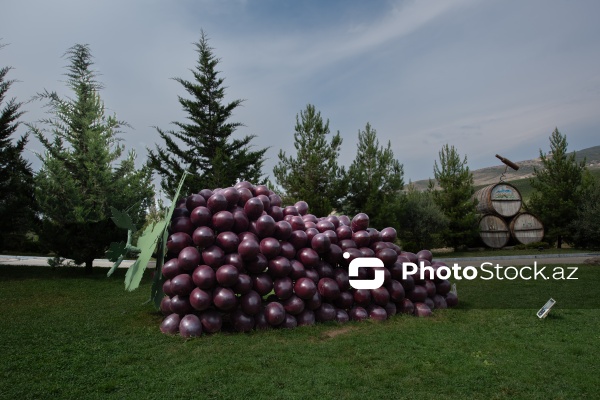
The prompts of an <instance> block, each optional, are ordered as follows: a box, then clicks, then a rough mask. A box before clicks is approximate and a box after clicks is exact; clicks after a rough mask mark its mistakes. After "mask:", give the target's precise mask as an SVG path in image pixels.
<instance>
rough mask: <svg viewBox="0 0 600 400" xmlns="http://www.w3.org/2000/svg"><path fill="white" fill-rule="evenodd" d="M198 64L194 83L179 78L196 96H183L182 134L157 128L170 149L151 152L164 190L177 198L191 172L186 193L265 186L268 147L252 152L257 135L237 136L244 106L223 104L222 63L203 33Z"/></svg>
mask: <svg viewBox="0 0 600 400" xmlns="http://www.w3.org/2000/svg"><path fill="white" fill-rule="evenodd" d="M195 46H196V52H197V53H198V63H197V65H196V68H195V69H194V70H192V74H193V76H194V81H193V82H192V81H188V80H184V79H182V78H175V81H177V82H179V83H180V84H181V85H182V86H183V87H184V88H185V91H186V92H187V93H188V94H189V95H190V96H191V98H183V97H181V96H179V103H180V104H181V106H182V107H183V110H184V111H185V112H186V113H187V114H188V121H187V122H174V124H175V125H176V126H177V127H178V128H179V130H178V131H175V130H169V131H163V130H161V129H159V128H156V129H157V131H158V134H159V135H160V137H161V138H162V139H163V140H164V141H165V147H164V148H163V147H160V146H158V145H156V148H155V151H153V150H150V149H148V157H149V159H150V165H151V166H152V168H153V169H154V170H155V171H156V172H158V174H159V175H160V176H161V186H162V188H163V190H164V191H165V192H166V193H167V194H168V195H169V196H170V197H172V196H173V195H174V194H175V190H176V188H177V185H178V184H179V180H180V179H181V176H182V175H183V171H184V170H187V171H190V172H191V173H192V174H193V175H191V176H188V178H187V179H186V181H185V185H184V187H183V189H182V192H183V193H187V194H190V193H197V192H198V191H200V190H201V189H203V188H211V189H213V188H218V187H220V188H224V187H229V186H233V185H234V184H235V183H236V182H238V181H240V180H247V181H250V182H252V183H255V184H258V183H264V179H262V165H263V163H264V154H265V152H266V151H267V149H262V150H258V151H253V150H251V146H250V142H251V141H252V139H254V138H255V137H256V136H255V135H249V136H245V137H243V138H242V139H237V138H231V136H232V134H233V133H234V132H235V130H236V129H237V128H239V127H240V126H242V124H241V123H237V122H229V119H230V118H231V116H232V114H233V111H234V110H235V109H236V108H237V107H238V106H240V105H241V104H242V100H234V101H231V102H229V103H227V104H223V100H224V97H225V87H224V86H223V81H224V79H223V78H220V77H219V72H218V71H217V70H216V67H217V65H218V63H219V59H217V58H216V57H215V56H214V54H213V49H212V48H211V47H210V46H209V45H208V38H207V37H206V35H205V34H204V32H202V33H201V36H200V40H199V41H198V42H197V43H196V44H195Z"/></svg>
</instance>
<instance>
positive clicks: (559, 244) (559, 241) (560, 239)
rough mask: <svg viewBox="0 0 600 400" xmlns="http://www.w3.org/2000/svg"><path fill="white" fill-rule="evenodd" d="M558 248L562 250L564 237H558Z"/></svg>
mask: <svg viewBox="0 0 600 400" xmlns="http://www.w3.org/2000/svg"><path fill="white" fill-rule="evenodd" d="M556 248H557V249H561V248H562V236H561V235H558V238H557V239H556Z"/></svg>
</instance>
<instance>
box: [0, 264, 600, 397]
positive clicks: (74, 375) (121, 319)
mask: <svg viewBox="0 0 600 400" xmlns="http://www.w3.org/2000/svg"><path fill="white" fill-rule="evenodd" d="M105 273H106V270H102V269H98V270H96V271H95V275H94V276H92V277H88V276H84V275H83V271H82V270H81V269H69V268H60V269H56V270H52V269H50V268H46V267H39V268H38V267H12V266H1V267H0V302H1V304H2V305H3V307H2V324H1V327H0V360H2V361H1V363H0V398H6V399H28V398H53V399H54V398H78V399H90V398H92V399H93V398H99V399H105V398H116V399H123V398H135V399H166V398H168V399H177V398H182V399H190V398H197V399H205V398H208V399H210V398H237V399H245V398H258V399H293V398H298V399H309V398H320V399H330V398H331V399H333V398H335V399H345V398H361V399H366V398H382V399H398V398H410V399H439V398H449V399H463V398H464V399H509V398H510V399H512V398H539V399H574V398H590V399H592V398H600V374H599V367H600V310H599V309H592V308H587V309H585V308H570V307H571V306H572V305H571V306H568V307H561V306H560V305H561V299H562V298H564V296H565V295H566V296H569V295H572V296H575V297H576V296H579V297H578V298H579V299H580V301H583V302H584V303H585V299H586V298H585V297H582V296H584V295H585V296H598V293H599V291H598V288H599V287H600V286H598V284H600V281H599V277H600V268H598V267H590V266H580V274H579V278H580V279H579V281H575V282H576V283H574V284H573V285H570V286H568V288H567V289H563V293H560V294H558V295H557V296H556V297H555V299H557V301H558V303H557V305H556V306H555V308H554V309H553V310H552V312H551V313H550V315H549V317H548V318H546V319H544V320H539V319H538V318H537V317H536V316H535V312H536V311H537V309H539V307H541V306H542V305H543V303H544V302H545V301H546V300H547V299H548V293H547V291H548V288H547V286H545V284H544V283H541V284H534V283H527V284H522V285H521V286H520V287H519V286H518V285H517V286H514V285H513V286H511V287H510V288H509V287H508V286H503V285H504V283H499V282H497V281H496V282H495V283H491V284H490V285H491V286H487V287H482V285H480V284H479V283H477V281H471V282H461V283H460V284H459V285H458V291H459V298H460V300H461V303H460V306H459V307H458V308H455V309H451V310H438V311H434V316H433V317H432V318H428V319H419V318H415V317H411V316H405V315H402V316H396V317H393V318H392V319H390V320H388V321H387V322H384V323H373V322H369V321H365V322H361V323H349V324H345V325H338V324H335V323H328V324H321V325H317V326H313V327H301V328H297V329H295V330H288V331H285V330H272V331H261V332H253V333H250V334H234V333H219V334H216V335H210V336H203V337H201V338H196V339H191V340H185V339H182V338H180V337H178V336H175V337H170V336H166V335H163V334H161V333H160V331H159V329H158V327H159V323H160V321H161V319H162V318H161V316H160V315H158V314H157V313H155V312H154V311H153V309H152V307H151V306H149V305H142V303H143V302H144V301H145V300H146V298H147V296H148V293H149V279H148V278H146V280H145V281H144V283H143V285H142V287H140V289H138V290H137V291H135V292H131V293H129V292H125V291H124V289H123V274H124V271H122V270H120V271H117V272H116V273H115V275H116V276H114V277H113V278H110V279H107V278H106V277H105ZM577 283H579V285H578V284H577ZM589 290H592V291H591V292H590V291H589ZM519 292H524V293H525V294H524V297H525V298H527V300H528V301H532V303H535V304H538V306H536V308H535V309H532V308H527V309H518V308H517V309H494V308H481V307H482V306H486V307H490V306H491V305H493V303H494V300H495V299H496V298H498V297H502V296H514V295H517V294H518V293H519ZM552 295H553V296H554V292H552ZM525 303H527V302H525ZM525 303H523V304H525ZM584 303H582V304H584ZM562 304H563V305H564V304H566V303H564V302H563V303H562ZM575 304H577V302H575ZM584 305H585V306H589V305H590V304H589V303H585V304H584Z"/></svg>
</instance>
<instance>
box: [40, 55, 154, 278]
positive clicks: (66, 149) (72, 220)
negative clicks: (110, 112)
mask: <svg viewBox="0 0 600 400" xmlns="http://www.w3.org/2000/svg"><path fill="white" fill-rule="evenodd" d="M65 56H66V57H67V58H68V60H69V61H70V66H69V67H68V72H67V73H66V74H65V75H66V76H67V78H68V79H67V81H66V84H67V87H68V88H69V89H70V90H71V91H72V92H73V94H74V96H73V97H72V98H71V97H67V98H64V99H63V98H60V97H59V96H58V95H57V94H56V93H55V92H48V91H47V90H46V91H44V92H43V93H41V94H39V95H38V98H39V99H41V100H45V101H47V103H48V107H49V114H50V115H51V117H50V118H47V119H44V120H42V121H41V123H42V124H44V125H46V126H47V127H49V129H47V128H42V129H41V128H38V127H36V126H34V125H30V128H31V131H32V132H33V133H34V135H35V136H36V137H37V138H38V140H39V141H40V142H41V143H42V145H43V147H44V148H45V152H44V153H43V154H38V157H39V158H40V160H41V161H42V167H41V169H40V171H39V172H38V174H37V175H36V177H35V181H36V196H37V199H38V201H39V206H40V211H41V213H42V215H43V230H42V234H41V235H40V239H41V240H42V241H43V242H44V243H45V244H46V245H47V247H48V249H49V250H51V251H53V252H55V253H56V255H57V256H59V257H65V258H73V259H74V260H75V262H76V263H78V264H80V263H85V267H86V272H88V273H89V272H91V271H92V263H93V260H94V258H98V257H100V256H103V255H104V252H105V251H106V249H107V247H108V245H109V244H110V242H111V241H118V240H119V239H122V236H123V231H122V230H120V229H118V228H117V227H116V226H115V224H114V223H113V222H112V221H111V220H110V216H111V211H110V207H115V208H117V209H119V210H125V209H127V210H128V213H129V215H130V216H132V218H133V221H134V223H137V224H138V226H139V225H141V224H142V223H143V221H144V215H145V210H146V207H147V206H148V204H149V202H150V200H151V199H152V196H153V189H152V182H151V179H152V174H151V170H150V169H149V168H147V167H143V168H142V169H139V170H138V169H136V168H135V164H134V162H135V152H133V151H131V152H129V154H128V155H127V156H126V157H125V158H124V159H122V161H120V162H119V160H120V159H121V156H122V153H123V150H124V146H123V145H121V144H119V141H120V140H121V139H120V138H119V137H118V134H119V133H121V132H120V130H119V129H120V128H121V127H123V126H126V123H124V122H122V121H119V120H117V119H116V117H115V116H106V115H105V109H104V103H103V102H102V100H101V99H100V95H99V91H100V90H101V89H102V85H101V84H100V83H98V82H97V81H96V79H95V77H96V73H95V71H93V70H92V69H91V68H92V65H93V63H92V55H91V53H90V49H89V47H88V46H87V45H80V44H77V45H75V46H73V47H71V48H70V49H69V50H68V51H67V53H66V54H65ZM48 131H49V132H48ZM48 133H50V135H51V136H52V139H48V138H47V137H46V134H48Z"/></svg>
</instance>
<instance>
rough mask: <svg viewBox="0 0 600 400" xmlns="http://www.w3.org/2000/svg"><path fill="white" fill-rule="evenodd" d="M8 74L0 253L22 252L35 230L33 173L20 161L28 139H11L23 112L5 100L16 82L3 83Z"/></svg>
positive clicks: (0, 148)
mask: <svg viewBox="0 0 600 400" xmlns="http://www.w3.org/2000/svg"><path fill="white" fill-rule="evenodd" d="M1 47H2V46H0V48H1ZM10 70H11V68H10V67H3V68H1V69H0V107H1V108H0V249H6V250H23V249H22V248H21V249H19V247H21V246H20V244H22V243H24V242H25V238H24V235H25V234H26V233H27V232H28V231H31V230H33V229H34V223H35V197H34V188H33V171H32V170H31V166H30V164H29V163H28V162H27V161H26V160H25V158H23V150H24V149H25V145H26V144H27V141H28V135H27V134H24V135H23V136H21V137H20V138H19V139H17V141H16V143H13V138H12V135H13V134H15V133H16V131H17V129H18V127H19V125H20V121H19V118H20V117H21V116H22V115H23V113H24V112H23V111H20V108H21V106H22V105H23V103H21V102H18V101H16V99H14V98H11V99H7V98H6V95H7V93H8V90H9V89H10V87H11V85H12V84H13V83H14V82H15V81H14V80H7V79H6V76H7V74H8V72H9V71H10ZM9 237H12V238H13V239H12V240H10V239H9ZM17 245H19V246H17Z"/></svg>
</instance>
